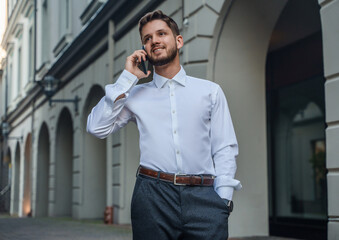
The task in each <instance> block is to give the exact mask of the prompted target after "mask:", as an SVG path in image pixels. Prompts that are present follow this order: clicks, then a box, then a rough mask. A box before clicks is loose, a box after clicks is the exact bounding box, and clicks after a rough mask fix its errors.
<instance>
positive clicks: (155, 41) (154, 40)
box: [152, 35, 160, 45]
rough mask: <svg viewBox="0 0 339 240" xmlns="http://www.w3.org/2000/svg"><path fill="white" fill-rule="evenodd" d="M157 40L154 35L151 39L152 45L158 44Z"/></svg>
mask: <svg viewBox="0 0 339 240" xmlns="http://www.w3.org/2000/svg"><path fill="white" fill-rule="evenodd" d="M159 39H160V38H159V37H158V36H156V35H154V36H153V37H152V45H154V44H157V43H159V42H160V41H159Z"/></svg>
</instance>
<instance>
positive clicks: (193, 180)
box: [137, 166, 215, 186]
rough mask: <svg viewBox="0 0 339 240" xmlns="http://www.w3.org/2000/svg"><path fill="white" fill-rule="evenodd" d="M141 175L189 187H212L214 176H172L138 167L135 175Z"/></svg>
mask: <svg viewBox="0 0 339 240" xmlns="http://www.w3.org/2000/svg"><path fill="white" fill-rule="evenodd" d="M138 174H141V175H144V176H147V177H151V178H154V179H159V180H162V181H165V182H171V183H173V184H174V185H190V186H212V185H213V183H214V178H215V176H213V175H206V174H202V175H190V174H172V173H165V172H158V171H154V170H152V169H149V168H145V167H142V166H140V167H139V169H138V172H137V175H138Z"/></svg>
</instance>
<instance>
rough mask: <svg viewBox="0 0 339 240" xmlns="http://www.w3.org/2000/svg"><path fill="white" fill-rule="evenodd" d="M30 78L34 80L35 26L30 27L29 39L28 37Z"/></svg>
mask: <svg viewBox="0 0 339 240" xmlns="http://www.w3.org/2000/svg"><path fill="white" fill-rule="evenodd" d="M28 41H29V42H28V47H29V49H28V80H29V81H32V80H33V74H34V69H33V68H34V34H33V27H31V28H30V29H29V39H28Z"/></svg>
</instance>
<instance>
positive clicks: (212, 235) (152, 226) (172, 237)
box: [131, 175, 229, 240]
mask: <svg viewBox="0 0 339 240" xmlns="http://www.w3.org/2000/svg"><path fill="white" fill-rule="evenodd" d="M228 217H229V212H228V210H227V208H226V204H225V203H224V202H223V200H222V199H221V198H220V197H219V195H218V194H217V193H216V192H215V191H214V189H213V187H212V186H210V187H206V186H176V185H174V184H173V183H167V182H164V181H161V180H157V179H152V178H149V177H146V176H142V175H139V176H138V177H137V180H136V183H135V187H134V192H133V196H132V202H131V219H132V230H133V239H134V240H153V239H154V240H181V239H183V240H226V239H227V238H228Z"/></svg>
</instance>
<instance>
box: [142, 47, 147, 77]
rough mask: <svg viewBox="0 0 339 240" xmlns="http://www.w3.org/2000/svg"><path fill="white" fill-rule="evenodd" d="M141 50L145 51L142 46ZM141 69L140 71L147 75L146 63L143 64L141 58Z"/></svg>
mask: <svg viewBox="0 0 339 240" xmlns="http://www.w3.org/2000/svg"><path fill="white" fill-rule="evenodd" d="M142 50H145V47H144V46H142ZM146 60H147V56H146ZM141 68H142V71H143V72H144V73H145V74H146V75H147V68H146V63H145V62H144V60H143V59H142V58H141Z"/></svg>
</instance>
